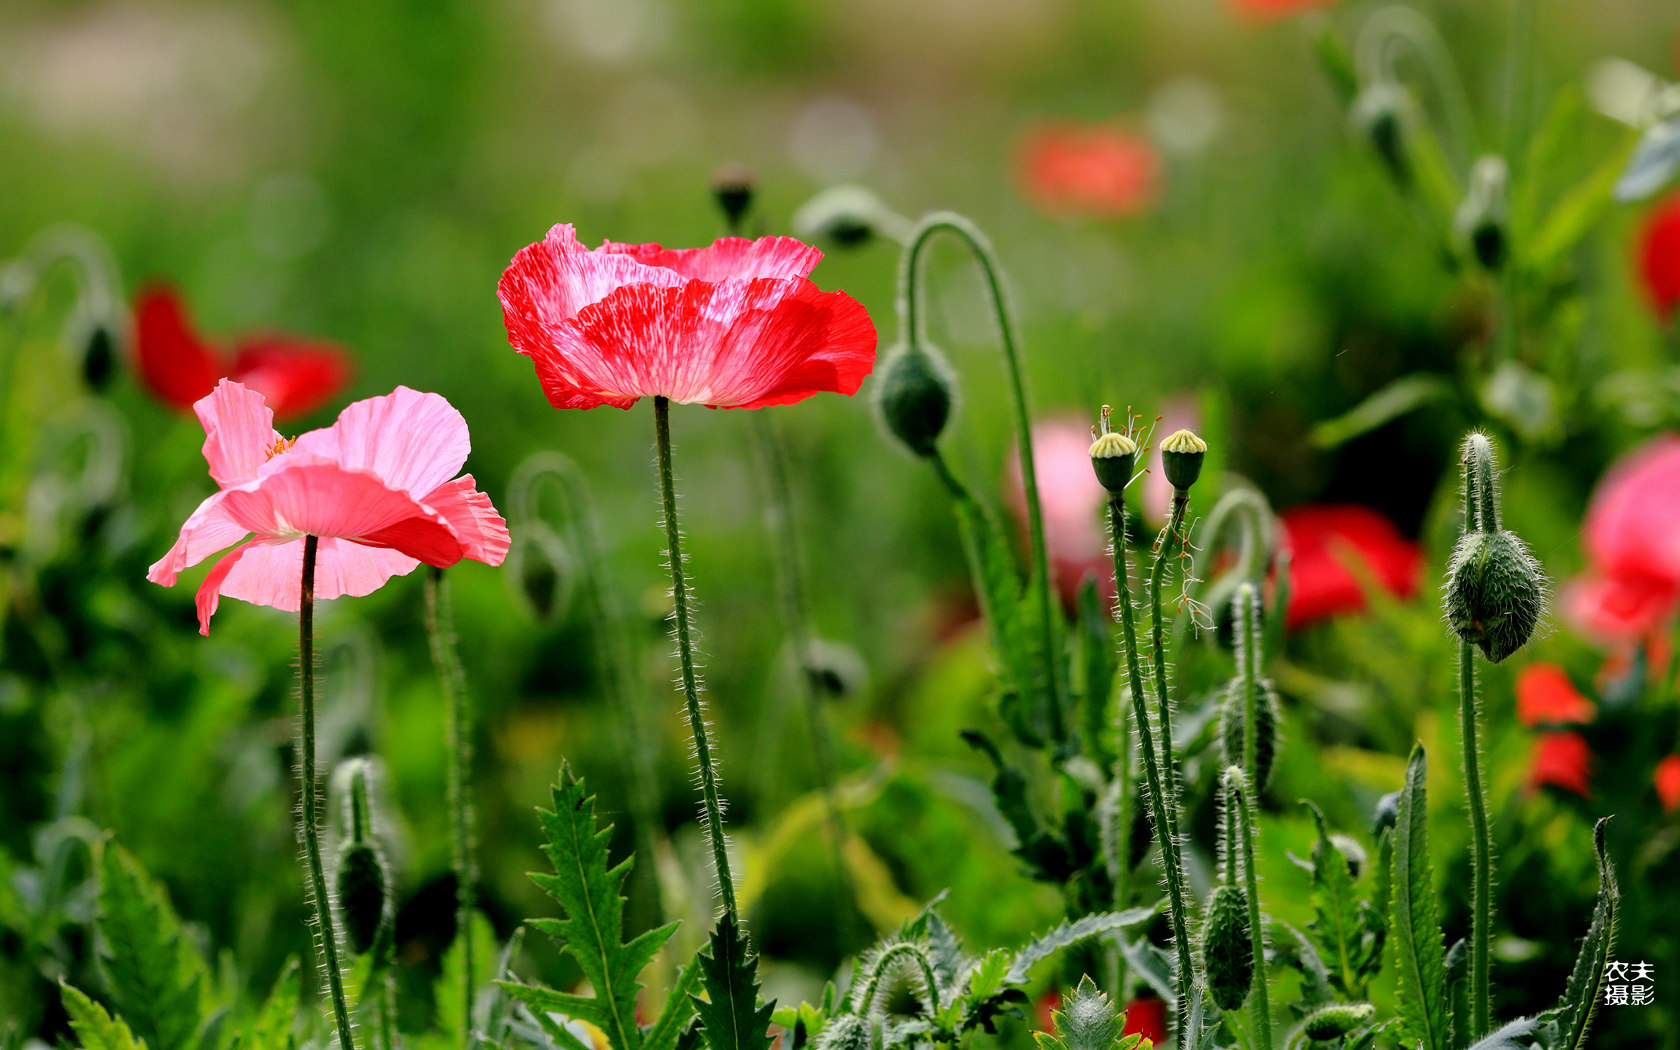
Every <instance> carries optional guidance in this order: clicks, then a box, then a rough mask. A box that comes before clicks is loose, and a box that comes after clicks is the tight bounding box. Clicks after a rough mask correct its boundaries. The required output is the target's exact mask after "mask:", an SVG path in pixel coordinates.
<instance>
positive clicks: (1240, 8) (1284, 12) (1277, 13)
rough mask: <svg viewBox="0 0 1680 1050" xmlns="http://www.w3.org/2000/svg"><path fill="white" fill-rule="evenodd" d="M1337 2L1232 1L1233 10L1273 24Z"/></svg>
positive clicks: (1332, 0) (1287, 0) (1317, 0)
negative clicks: (1278, 20)
mask: <svg viewBox="0 0 1680 1050" xmlns="http://www.w3.org/2000/svg"><path fill="white" fill-rule="evenodd" d="M1335 2H1336V0H1231V8H1232V9H1233V10H1234V11H1236V12H1237V14H1239V15H1242V16H1243V17H1245V18H1251V19H1253V20H1255V21H1257V22H1273V21H1276V20H1277V19H1280V18H1287V17H1289V16H1290V15H1293V14H1296V13H1298V12H1301V11H1310V10H1311V9H1313V8H1315V7H1329V6H1330V5H1331V4H1333V3H1335Z"/></svg>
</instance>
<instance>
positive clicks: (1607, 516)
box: [1586, 434, 1680, 581]
mask: <svg viewBox="0 0 1680 1050" xmlns="http://www.w3.org/2000/svg"><path fill="white" fill-rule="evenodd" d="M1586 532H1587V537H1586V548H1587V552H1588V553H1589V554H1590V555H1591V556H1592V557H1593V559H1594V560H1595V561H1596V562H1597V563H1598V564H1599V565H1600V566H1601V567H1603V568H1605V569H1607V570H1609V571H1611V572H1613V573H1614V572H1622V571H1626V572H1635V573H1641V574H1648V575H1654V576H1662V577H1666V578H1669V579H1672V580H1677V581H1680V437H1676V436H1675V435H1672V434H1665V435H1663V436H1661V437H1658V438H1656V439H1654V440H1652V441H1651V442H1649V443H1647V444H1646V445H1645V446H1644V447H1642V448H1640V449H1639V450H1638V451H1636V452H1634V453H1633V454H1632V455H1631V456H1629V457H1627V458H1625V459H1623V460H1622V461H1621V462H1619V463H1618V464H1617V465H1616V466H1615V468H1614V469H1612V470H1611V471H1610V473H1609V474H1607V475H1606V476H1605V477H1604V480H1602V481H1601V482H1599V485H1598V488H1597V490H1596V491H1595V492H1594V494H1593V501H1592V505H1591V506H1590V507H1589V508H1588V510H1587V521H1586Z"/></svg>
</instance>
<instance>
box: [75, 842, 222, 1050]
mask: <svg viewBox="0 0 1680 1050" xmlns="http://www.w3.org/2000/svg"><path fill="white" fill-rule="evenodd" d="M95 928H96V929H97V930H98V931H99V939H100V941H101V950H100V957H99V958H100V964H101V966H102V967H103V969H104V971H105V982H106V987H107V989H108V990H109V992H110V995H111V1000H112V1004H113V1005H114V1006H115V1007H116V1008H117V1011H118V1013H119V1014H120V1015H121V1016H122V1017H123V1018H124V1019H125V1020H126V1021H127V1022H128V1025H129V1026H130V1027H131V1028H132V1029H133V1031H134V1034H135V1035H136V1036H137V1037H138V1038H140V1039H142V1040H144V1041H145V1043H146V1044H147V1045H148V1046H150V1047H151V1048H152V1050H196V1048H197V1046H198V1029H199V1025H200V1023H201V1022H202V1020H203V1017H202V1016H201V1014H200V1010H201V1001H200V1000H201V996H202V994H203V989H204V987H205V984H206V982H207V981H208V972H207V970H206V968H205V964H204V959H203V957H201V956H200V955H199V954H198V951H197V949H196V948H194V947H193V945H192V944H191V943H190V942H189V941H188V940H187V938H186V937H185V936H184V935H183V933H182V930H181V920H180V919H179V918H178V917H177V916H176V914H175V910H174V909H173V908H171V907H170V905H169V898H168V897H167V896H166V895H165V893H164V891H163V888H162V887H161V886H159V885H158V884H157V883H155V882H153V881H152V879H151V878H150V877H149V876H148V875H147V874H146V873H145V871H144V870H143V869H142V868H141V867H140V862H139V861H137V860H135V859H134V857H133V856H132V855H131V854H130V853H129V852H128V851H127V850H125V849H123V848H122V847H121V846H118V845H116V844H115V843H107V844H106V846H105V848H104V851H103V855H102V857H101V864H100V882H99V918H98V920H97V921H96V923H95Z"/></svg>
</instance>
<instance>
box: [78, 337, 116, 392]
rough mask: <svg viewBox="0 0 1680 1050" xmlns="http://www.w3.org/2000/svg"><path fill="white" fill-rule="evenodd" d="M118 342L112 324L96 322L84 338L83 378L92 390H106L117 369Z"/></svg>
mask: <svg viewBox="0 0 1680 1050" xmlns="http://www.w3.org/2000/svg"><path fill="white" fill-rule="evenodd" d="M116 363H117V342H116V337H115V336H114V335H112V334H111V326H110V325H108V324H103V323H99V322H95V323H94V324H93V325H92V326H90V327H89V328H88V331H87V334H86V335H85V336H83V338H82V380H83V381H84V382H86V383H87V385H88V388H89V389H91V390H95V391H98V390H104V389H105V388H106V386H108V385H109V384H110V382H111V376H112V374H113V373H114V372H115V371H116Z"/></svg>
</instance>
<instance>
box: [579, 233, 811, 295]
mask: <svg viewBox="0 0 1680 1050" xmlns="http://www.w3.org/2000/svg"><path fill="white" fill-rule="evenodd" d="M601 251H602V253H605V254H613V255H628V256H631V257H632V258H634V259H636V260H637V261H638V262H641V263H642V264H644V265H646V266H657V267H659V268H661V269H665V270H672V271H675V272H676V273H678V274H680V275H682V276H683V277H684V278H687V279H688V280H691V281H706V282H709V283H713V284H715V283H717V282H719V281H724V280H728V279H729V278H731V277H735V278H739V279H742V280H753V279H756V278H786V277H809V276H810V275H811V271H812V270H815V269H816V268H817V264H818V263H819V262H822V257H823V253H822V250H821V249H820V248H814V247H812V246H811V245H809V244H806V243H804V242H803V241H799V240H796V239H795V238H792V237H760V238H758V239H757V240H749V239H748V238H746V237H723V238H720V239H718V240H716V241H713V242H712V243H711V244H710V245H709V246H707V247H705V248H661V247H660V246H659V245H657V244H619V243H617V242H616V241H608V242H607V243H606V244H603V245H602V246H601Z"/></svg>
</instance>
